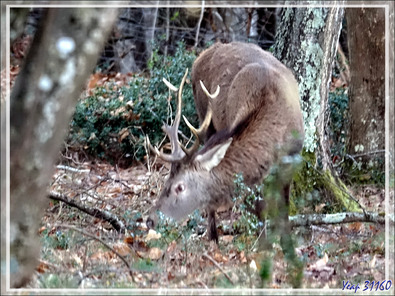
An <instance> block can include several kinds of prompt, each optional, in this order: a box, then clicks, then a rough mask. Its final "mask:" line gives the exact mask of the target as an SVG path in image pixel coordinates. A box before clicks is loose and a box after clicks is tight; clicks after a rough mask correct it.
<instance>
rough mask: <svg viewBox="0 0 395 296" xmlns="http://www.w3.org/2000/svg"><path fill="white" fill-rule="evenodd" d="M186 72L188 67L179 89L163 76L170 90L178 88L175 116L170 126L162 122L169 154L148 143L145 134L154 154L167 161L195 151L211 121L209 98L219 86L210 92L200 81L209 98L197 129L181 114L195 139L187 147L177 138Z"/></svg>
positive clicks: (215, 95) (215, 94)
mask: <svg viewBox="0 0 395 296" xmlns="http://www.w3.org/2000/svg"><path fill="white" fill-rule="evenodd" d="M187 74H188V69H186V71H185V74H184V77H183V78H182V81H181V84H180V87H179V89H178V88H177V87H175V86H174V85H172V84H171V83H170V82H169V81H167V80H166V79H165V78H163V82H164V83H165V84H166V85H167V87H168V88H169V89H170V90H172V91H177V90H178V99H177V111H176V116H175V118H174V122H173V125H172V126H169V125H167V124H165V123H164V124H163V126H162V130H163V131H164V132H165V133H166V134H167V136H168V137H169V139H170V143H171V150H172V152H171V154H164V153H163V152H162V151H159V149H158V148H157V147H153V146H152V145H151V143H150V140H149V138H148V136H146V142H147V145H148V147H149V148H150V149H151V151H152V152H154V153H155V154H156V155H158V156H159V157H160V158H162V159H163V160H164V161H167V162H175V161H179V160H181V159H182V158H184V157H185V155H188V156H191V155H192V154H193V153H195V152H196V150H197V149H198V148H199V145H200V140H201V139H202V138H203V136H204V134H205V133H206V132H207V128H208V127H209V125H210V122H211V117H212V113H213V111H212V107H211V99H214V98H216V97H217V96H218V94H219V91H220V87H219V86H218V87H217V90H216V91H215V93H214V94H210V93H209V92H208V90H207V89H206V87H205V86H204V84H203V82H202V81H200V85H201V87H202V89H203V92H204V93H205V94H206V95H207V96H208V97H209V98H210V100H209V105H208V108H207V112H206V116H205V118H204V120H203V122H202V124H201V126H200V128H199V129H195V128H194V127H193V126H192V125H191V124H190V123H189V121H188V120H187V119H186V117H185V116H184V115H183V118H184V121H185V123H186V124H187V126H188V127H189V128H190V130H191V132H192V133H193V134H194V135H195V137H196V140H195V143H194V144H193V145H192V147H191V148H189V149H187V148H186V147H184V146H183V145H181V143H180V142H179V140H178V127H179V125H180V118H181V102H182V89H183V87H184V84H185V80H186V77H187Z"/></svg>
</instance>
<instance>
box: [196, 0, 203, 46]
mask: <svg viewBox="0 0 395 296" xmlns="http://www.w3.org/2000/svg"><path fill="white" fill-rule="evenodd" d="M203 15H204V0H202V8H201V11H200V17H199V21H198V26H197V29H196V37H195V45H194V47H196V46H197V45H198V43H199V32H200V26H201V24H202V20H203Z"/></svg>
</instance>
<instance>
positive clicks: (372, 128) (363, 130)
mask: <svg viewBox="0 0 395 296" xmlns="http://www.w3.org/2000/svg"><path fill="white" fill-rule="evenodd" d="M346 19H347V31H348V48H349V55H350V72H351V73H350V74H351V77H350V78H351V81H350V88H349V98H350V102H349V107H350V122H351V125H350V131H349V135H350V140H349V144H348V150H349V153H350V154H354V153H362V152H371V151H375V150H380V149H384V148H385V121H384V120H385V9H384V8H347V9H346Z"/></svg>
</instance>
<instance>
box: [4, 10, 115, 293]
mask: <svg viewBox="0 0 395 296" xmlns="http://www.w3.org/2000/svg"><path fill="white" fill-rule="evenodd" d="M116 13H117V10H116V9H104V8H67V9H57V8H56V9H55V8H53V9H52V8H51V9H48V11H47V13H46V15H45V16H44V17H43V21H42V23H41V25H40V27H39V28H38V30H37V32H36V35H35V37H34V40H33V43H32V46H31V49H30V51H29V53H28V56H27V57H26V60H25V64H24V66H23V68H22V70H21V72H20V74H19V76H18V78H17V80H16V82H15V86H14V89H13V92H12V94H11V99H10V101H9V103H10V220H11V221H10V238H9V240H10V258H9V260H10V262H8V264H9V265H8V264H7V266H9V268H10V269H9V270H7V273H8V272H9V271H10V272H11V273H10V286H11V287H14V288H17V287H22V286H24V285H26V283H27V282H28V281H29V279H30V277H31V275H32V273H33V271H34V268H35V267H36V265H37V262H38V261H37V257H38V255H39V251H40V243H39V237H38V234H37V230H38V227H39V224H40V218H41V216H42V215H43V209H44V208H45V206H46V204H47V202H48V199H47V198H46V196H47V194H48V192H47V190H48V185H49V182H50V180H51V176H52V173H53V169H54V167H53V165H54V163H55V160H56V158H57V156H58V153H59V149H60V146H61V143H62V141H63V139H64V137H65V135H66V131H67V128H66V127H67V123H68V122H69V121H70V117H71V115H72V113H73V111H74V106H75V102H76V101H77V99H78V98H79V96H80V94H81V91H82V89H83V87H84V85H85V83H86V80H87V78H88V76H89V75H90V74H91V72H92V70H93V69H94V67H95V64H96V61H97V57H98V55H99V52H100V51H101V49H102V47H103V44H104V41H105V40H106V38H107V36H108V33H109V31H110V30H111V28H112V24H113V22H114V21H115V18H116ZM2 111H3V110H2ZM2 115H4V114H2ZM3 260H4V259H3V258H2V265H3V262H4V261H3ZM4 263H5V262H4ZM4 265H6V264H4Z"/></svg>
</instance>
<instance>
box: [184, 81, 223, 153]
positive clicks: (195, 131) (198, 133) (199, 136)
mask: <svg viewBox="0 0 395 296" xmlns="http://www.w3.org/2000/svg"><path fill="white" fill-rule="evenodd" d="M200 86H201V87H202V90H203V92H204V93H205V94H206V95H207V96H208V97H209V98H210V99H209V100H208V107H207V111H206V116H205V117H204V120H203V122H202V124H201V126H200V127H199V129H196V128H194V127H193V126H192V124H191V123H190V122H189V121H188V119H187V118H186V117H185V116H183V118H184V121H185V123H186V125H187V126H188V127H189V129H190V130H191V132H192V133H193V134H194V135H195V137H196V140H195V143H193V145H192V147H191V148H189V149H186V148H185V147H181V148H182V149H183V150H184V152H185V153H186V154H187V155H192V154H193V153H195V151H196V150H197V149H198V148H199V145H200V140H201V139H202V138H203V136H204V134H205V133H206V132H207V129H208V127H209V126H210V122H211V117H212V115H213V109H212V106H211V105H212V99H215V98H216V97H217V96H218V95H219V92H220V87H219V85H218V86H217V89H216V91H215V92H214V93H213V94H210V93H209V92H208V90H207V88H206V87H205V85H204V84H203V81H201V80H200Z"/></svg>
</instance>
